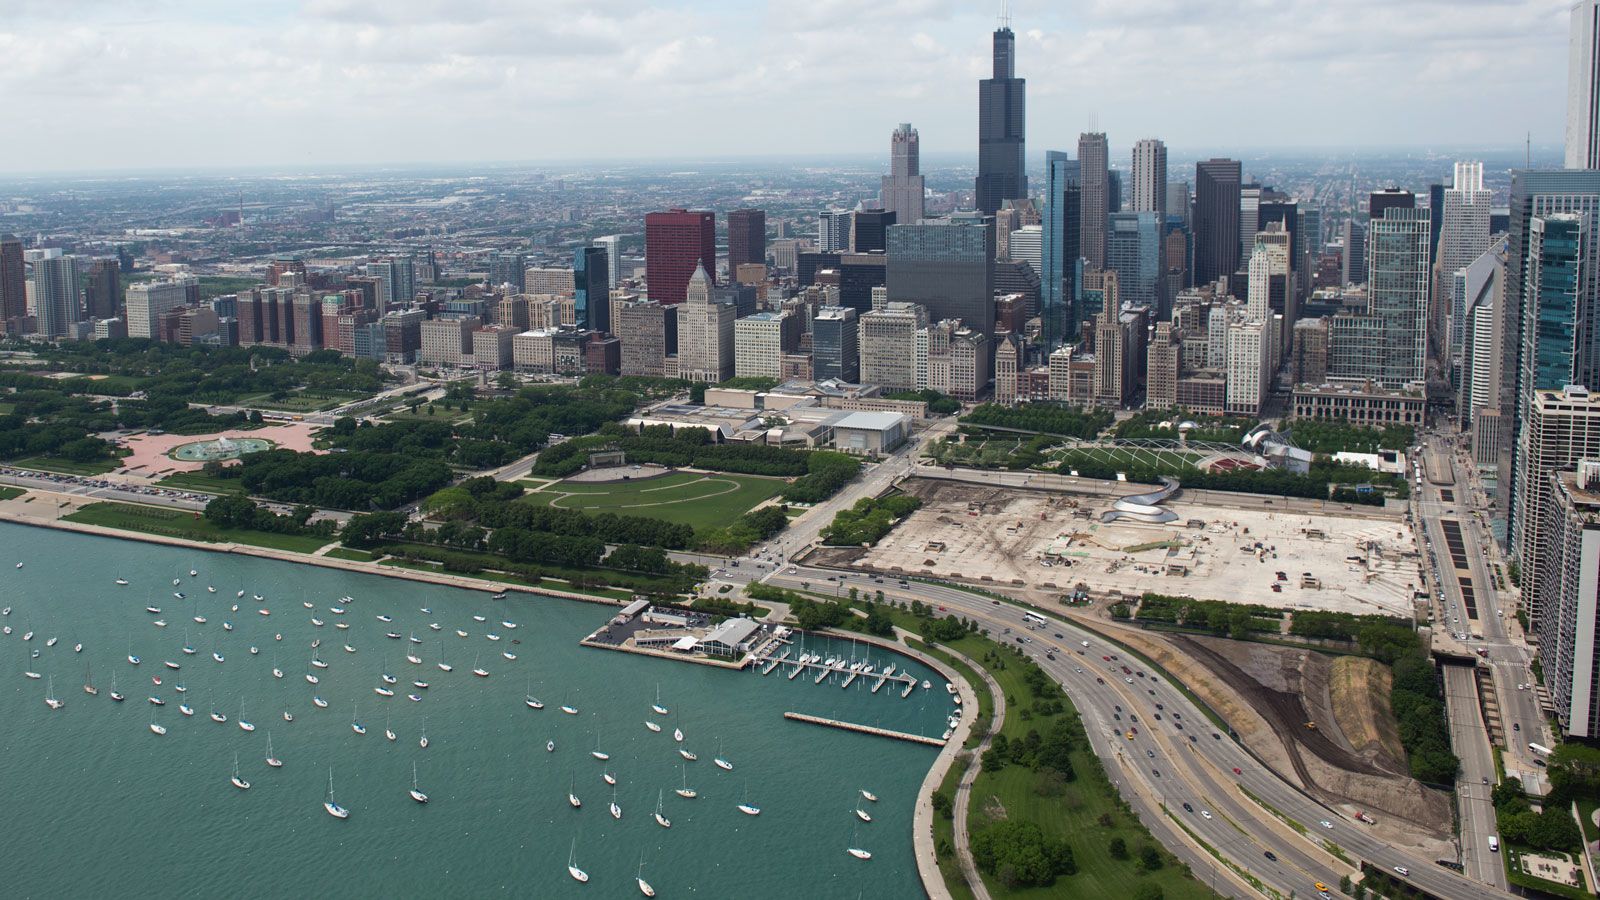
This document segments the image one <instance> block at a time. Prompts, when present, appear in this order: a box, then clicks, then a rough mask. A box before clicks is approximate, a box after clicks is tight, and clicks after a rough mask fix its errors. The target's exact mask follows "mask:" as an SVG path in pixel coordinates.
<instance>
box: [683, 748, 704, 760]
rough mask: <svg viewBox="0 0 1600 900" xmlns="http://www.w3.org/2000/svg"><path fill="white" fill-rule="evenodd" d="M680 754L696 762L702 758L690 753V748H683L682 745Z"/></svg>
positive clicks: (685, 758)
mask: <svg viewBox="0 0 1600 900" xmlns="http://www.w3.org/2000/svg"><path fill="white" fill-rule="evenodd" d="M678 755H679V756H681V757H683V758H684V760H685V761H687V762H694V761H695V760H697V759H699V758H700V757H698V756H696V755H694V754H693V753H690V752H689V751H688V750H685V749H683V748H682V747H679V748H678Z"/></svg>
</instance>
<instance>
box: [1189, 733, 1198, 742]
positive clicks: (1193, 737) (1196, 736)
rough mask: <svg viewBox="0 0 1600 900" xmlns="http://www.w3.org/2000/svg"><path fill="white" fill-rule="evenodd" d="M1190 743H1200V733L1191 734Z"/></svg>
mask: <svg viewBox="0 0 1600 900" xmlns="http://www.w3.org/2000/svg"><path fill="white" fill-rule="evenodd" d="M1189 743H1191V744H1198V743H1200V736H1199V735H1197V734H1191V735H1189Z"/></svg>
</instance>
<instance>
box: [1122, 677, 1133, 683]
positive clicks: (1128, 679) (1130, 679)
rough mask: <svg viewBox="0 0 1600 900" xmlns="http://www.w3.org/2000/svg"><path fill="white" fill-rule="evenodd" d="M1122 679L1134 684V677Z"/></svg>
mask: <svg viewBox="0 0 1600 900" xmlns="http://www.w3.org/2000/svg"><path fill="white" fill-rule="evenodd" d="M1122 680H1123V681H1126V682H1127V683H1129V684H1133V679H1132V678H1124V679H1122Z"/></svg>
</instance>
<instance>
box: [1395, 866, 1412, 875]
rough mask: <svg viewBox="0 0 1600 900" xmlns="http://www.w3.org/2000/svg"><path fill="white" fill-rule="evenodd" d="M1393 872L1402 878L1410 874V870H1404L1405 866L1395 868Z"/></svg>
mask: <svg viewBox="0 0 1600 900" xmlns="http://www.w3.org/2000/svg"><path fill="white" fill-rule="evenodd" d="M1394 870H1395V872H1397V873H1399V874H1400V875H1402V876H1404V875H1410V874H1411V870H1410V869H1408V868H1406V867H1405V866H1395V867H1394Z"/></svg>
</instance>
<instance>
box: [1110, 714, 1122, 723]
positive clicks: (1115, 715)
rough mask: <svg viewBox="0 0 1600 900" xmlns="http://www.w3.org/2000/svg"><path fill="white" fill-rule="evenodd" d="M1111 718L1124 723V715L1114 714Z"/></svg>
mask: <svg viewBox="0 0 1600 900" xmlns="http://www.w3.org/2000/svg"><path fill="white" fill-rule="evenodd" d="M1111 718H1113V719H1116V720H1117V721H1118V722H1121V721H1122V713H1112V714H1111Z"/></svg>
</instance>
